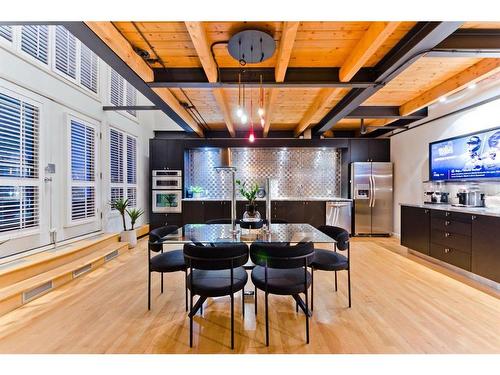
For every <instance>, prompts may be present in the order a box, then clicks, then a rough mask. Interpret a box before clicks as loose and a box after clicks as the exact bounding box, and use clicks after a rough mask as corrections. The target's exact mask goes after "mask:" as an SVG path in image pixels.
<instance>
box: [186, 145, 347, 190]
mask: <svg viewBox="0 0 500 375" xmlns="http://www.w3.org/2000/svg"><path fill="white" fill-rule="evenodd" d="M231 150H232V158H233V166H235V167H236V168H237V170H236V178H237V179H240V180H241V181H246V182H247V185H248V184H253V183H257V184H258V185H259V186H262V187H264V186H265V178H266V177H271V179H272V183H271V196H272V197H273V198H274V199H286V198H299V197H300V198H303V199H304V198H332V197H339V196H341V191H340V190H341V152H340V150H338V149H334V148H232V149H231ZM187 153H188V155H187V160H186V161H187V163H186V170H185V178H186V180H185V186H186V187H189V186H201V187H202V188H203V189H205V194H204V195H203V196H204V197H207V198H215V199H229V198H230V196H231V190H230V189H231V174H230V173H228V172H227V171H226V172H220V173H219V172H217V171H216V170H215V169H214V167H216V166H218V165H220V149H216V148H209V149H190V150H188V151H187ZM237 197H238V198H241V196H240V194H239V192H238V195H237Z"/></svg>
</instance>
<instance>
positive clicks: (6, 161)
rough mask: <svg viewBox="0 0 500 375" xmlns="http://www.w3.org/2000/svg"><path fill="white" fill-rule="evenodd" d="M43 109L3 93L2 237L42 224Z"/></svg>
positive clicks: (0, 126)
mask: <svg viewBox="0 0 500 375" xmlns="http://www.w3.org/2000/svg"><path fill="white" fill-rule="evenodd" d="M39 117H40V108H39V107H38V106H37V105H34V104H32V103H30V102H29V101H28V100H27V99H24V98H22V97H17V96H14V95H10V94H6V93H4V92H0V236H1V235H2V234H4V233H7V232H12V231H20V230H25V229H28V228H32V229H33V228H36V227H38V224H39V203H40V201H39V187H40V183H39V171H38V164H39V160H38V159H39V157H38V155H39V153H38V134H39V126H40V124H39Z"/></svg>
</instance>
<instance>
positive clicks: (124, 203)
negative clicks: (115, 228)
mask: <svg viewBox="0 0 500 375" xmlns="http://www.w3.org/2000/svg"><path fill="white" fill-rule="evenodd" d="M109 205H110V206H111V209H112V210H116V211H118V212H119V213H120V215H121V216H122V223H123V230H124V231H126V230H127V224H126V223H125V212H126V211H127V207H128V205H129V201H128V199H123V198H118V199H114V200H112V201H111V202H109Z"/></svg>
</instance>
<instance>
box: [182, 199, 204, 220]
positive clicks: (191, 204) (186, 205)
mask: <svg viewBox="0 0 500 375" xmlns="http://www.w3.org/2000/svg"><path fill="white" fill-rule="evenodd" d="M182 221H183V222H184V224H203V223H204V222H205V201H183V202H182Z"/></svg>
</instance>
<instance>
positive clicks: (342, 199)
mask: <svg viewBox="0 0 500 375" xmlns="http://www.w3.org/2000/svg"><path fill="white" fill-rule="evenodd" d="M182 200H183V201H195V202H196V201H228V202H230V201H231V199H221V198H182ZM236 200H237V201H245V199H236ZM256 201H257V202H265V201H266V199H265V198H259V199H256ZM271 201H323V202H352V199H348V198H340V197H330V198H324V197H323V198H322V197H313V198H304V197H301V198H295V197H291V198H271Z"/></svg>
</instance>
